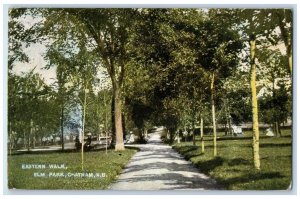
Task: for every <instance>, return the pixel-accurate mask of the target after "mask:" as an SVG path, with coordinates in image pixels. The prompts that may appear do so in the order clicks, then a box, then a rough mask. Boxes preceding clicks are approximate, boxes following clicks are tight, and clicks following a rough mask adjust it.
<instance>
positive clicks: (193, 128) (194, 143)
mask: <svg viewBox="0 0 300 199" xmlns="http://www.w3.org/2000/svg"><path fill="white" fill-rule="evenodd" d="M192 131H193V145H194V146H195V145H196V137H195V114H193V122H192Z"/></svg>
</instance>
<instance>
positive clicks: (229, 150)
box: [173, 130, 292, 190]
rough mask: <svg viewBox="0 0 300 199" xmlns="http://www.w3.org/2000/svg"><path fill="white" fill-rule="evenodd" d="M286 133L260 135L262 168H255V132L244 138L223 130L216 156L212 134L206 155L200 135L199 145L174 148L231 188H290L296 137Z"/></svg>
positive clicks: (178, 145) (246, 134)
mask: <svg viewBox="0 0 300 199" xmlns="http://www.w3.org/2000/svg"><path fill="white" fill-rule="evenodd" d="M282 133H283V136H282V137H280V138H277V137H266V136H261V137H260V159H261V170H260V171H254V169H253V161H252V134H251V132H245V135H244V136H243V137H223V136H222V135H224V133H222V134H221V133H220V135H219V138H218V140H217V150H218V156H216V157H213V142H212V139H213V138H212V136H205V137H204V139H205V153H204V154H203V153H201V148H200V137H196V141H197V142H196V146H193V143H192V142H182V143H179V144H175V145H174V146H173V148H174V149H175V150H177V151H178V152H179V153H181V154H182V155H183V156H184V157H185V158H186V159H188V160H191V161H192V162H193V164H195V165H196V166H197V167H198V168H199V169H200V171H201V172H203V173H206V174H208V175H210V176H211V177H212V178H214V179H215V180H217V181H218V182H219V183H220V184H223V185H224V186H225V187H227V188H228V189H229V190H286V189H287V188H288V187H289V185H290V183H291V180H292V179H291V176H292V144H291V143H292V138H291V131H290V130H283V132H282Z"/></svg>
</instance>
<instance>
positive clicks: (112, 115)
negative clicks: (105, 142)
mask: <svg viewBox="0 0 300 199" xmlns="http://www.w3.org/2000/svg"><path fill="white" fill-rule="evenodd" d="M111 139H112V140H111V143H110V144H111V147H113V146H115V145H116V123H115V94H114V93H113V95H112V100H111Z"/></svg>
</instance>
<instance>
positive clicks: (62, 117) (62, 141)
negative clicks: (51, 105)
mask: <svg viewBox="0 0 300 199" xmlns="http://www.w3.org/2000/svg"><path fill="white" fill-rule="evenodd" d="M60 132H61V150H62V151H63V150H64V149H65V142H64V105H62V106H61V115H60Z"/></svg>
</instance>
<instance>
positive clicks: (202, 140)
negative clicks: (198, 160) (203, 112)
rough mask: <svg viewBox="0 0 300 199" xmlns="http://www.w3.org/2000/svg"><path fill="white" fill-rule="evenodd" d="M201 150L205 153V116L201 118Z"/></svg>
mask: <svg viewBox="0 0 300 199" xmlns="http://www.w3.org/2000/svg"><path fill="white" fill-rule="evenodd" d="M200 136H201V152H202V153H204V147H205V146H204V136H203V118H202V116H201V118H200Z"/></svg>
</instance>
